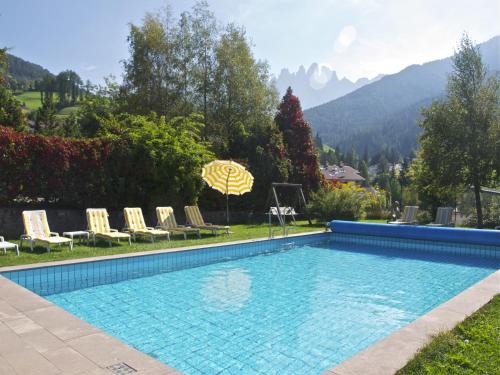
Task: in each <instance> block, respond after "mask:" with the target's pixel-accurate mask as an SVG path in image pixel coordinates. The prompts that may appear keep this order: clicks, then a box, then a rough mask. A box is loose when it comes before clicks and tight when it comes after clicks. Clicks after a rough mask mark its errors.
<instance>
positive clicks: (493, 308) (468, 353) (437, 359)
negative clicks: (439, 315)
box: [396, 295, 500, 375]
mask: <svg viewBox="0 0 500 375" xmlns="http://www.w3.org/2000/svg"><path fill="white" fill-rule="evenodd" d="M396 374H397V375H493V374H500V295H497V296H496V297H494V298H493V300H491V301H490V302H489V303H488V304H487V305H485V306H483V307H482V308H481V309H480V310H478V311H477V312H476V313H474V314H472V315H471V316H470V317H468V318H467V319H466V320H465V321H463V322H462V323H460V324H458V325H457V326H456V327H455V328H454V329H453V330H452V331H449V332H444V333H441V334H439V335H437V336H436V338H434V340H433V341H431V342H430V343H429V344H428V345H427V346H425V347H424V348H423V349H422V350H421V351H420V352H419V353H418V354H417V355H416V356H415V358H413V359H412V360H411V361H410V362H408V364H407V365H406V366H405V367H403V368H402V369H401V370H399V371H398V372H397V373H396Z"/></svg>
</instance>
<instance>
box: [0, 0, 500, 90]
mask: <svg viewBox="0 0 500 375" xmlns="http://www.w3.org/2000/svg"><path fill="white" fill-rule="evenodd" d="M167 3H168V4H170V5H171V6H172V8H173V10H174V12H176V13H179V12H181V11H184V10H187V9H190V8H191V7H192V5H193V4H194V0H170V1H168V2H167V1H165V0H0V47H3V46H5V47H9V48H11V50H10V53H12V54H14V55H16V56H19V57H21V58H23V59H25V60H28V61H31V62H35V63H37V64H40V65H42V66H43V67H45V68H47V69H49V70H50V71H51V72H53V73H58V72H60V71H62V70H66V69H72V70H75V71H76V72H77V73H78V74H80V76H81V77H82V78H84V79H90V80H91V81H92V82H95V83H99V82H102V79H103V77H105V76H107V75H109V74H113V75H115V76H116V77H117V78H118V79H120V77H121V76H122V72H123V69H122V63H121V61H123V60H124V59H127V57H128V56H129V51H128V45H127V35H128V30H129V23H134V24H139V23H140V22H141V19H142V17H143V16H144V14H145V13H146V12H148V11H156V10H158V9H160V8H161V7H163V6H164V5H165V4H167ZM208 3H209V4H210V8H211V10H212V11H213V12H214V13H215V15H216V17H217V18H218V20H219V21H220V22H221V23H222V24H224V23H228V22H234V23H236V24H238V25H240V26H244V27H245V29H246V30H247V35H248V38H249V39H250V41H251V42H252V44H253V51H254V55H255V57H256V58H257V59H260V60H266V61H267V62H268V63H269V65H270V68H271V72H272V73H273V74H274V75H277V74H279V72H280V71H281V69H283V68H288V69H289V70H290V71H296V70H297V69H298V67H299V66H300V65H303V66H305V67H306V69H307V67H308V66H309V65H310V64H312V63H313V62H317V63H318V64H320V65H324V66H328V67H329V68H331V69H334V70H335V71H336V72H337V75H338V76H339V77H347V78H349V79H351V80H355V79H358V78H361V77H368V78H373V77H374V76H376V75H377V74H391V73H396V72H398V71H400V70H402V69H403V68H405V67H406V66H408V65H411V64H421V63H424V62H427V61H431V60H435V59H439V58H444V57H447V56H449V55H451V54H452V53H453V51H454V48H455V47H456V45H457V43H458V41H459V39H460V36H461V34H462V33H463V32H464V31H467V32H468V33H469V35H470V37H471V38H472V39H473V40H474V41H476V42H478V43H480V42H484V41H486V40H488V39H490V38H491V37H493V36H495V35H499V34H500V0H413V1H409V0H208ZM499 58H500V57H499Z"/></svg>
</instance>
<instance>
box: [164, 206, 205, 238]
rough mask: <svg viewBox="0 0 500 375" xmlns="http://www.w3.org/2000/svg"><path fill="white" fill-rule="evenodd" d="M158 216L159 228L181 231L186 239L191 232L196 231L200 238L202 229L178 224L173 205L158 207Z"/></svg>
mask: <svg viewBox="0 0 500 375" xmlns="http://www.w3.org/2000/svg"><path fill="white" fill-rule="evenodd" d="M156 217H157V219H158V223H157V224H156V227H157V228H160V229H164V230H168V231H170V232H179V233H182V234H183V235H184V239H187V235H188V234H189V233H195V234H196V235H197V236H198V238H200V230H199V229H198V228H192V227H188V226H184V225H178V224H177V221H176V220H175V215H174V209H173V208H172V207H156Z"/></svg>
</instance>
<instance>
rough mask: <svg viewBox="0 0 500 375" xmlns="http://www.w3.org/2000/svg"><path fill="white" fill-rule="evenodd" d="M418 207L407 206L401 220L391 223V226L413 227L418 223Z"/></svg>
mask: <svg viewBox="0 0 500 375" xmlns="http://www.w3.org/2000/svg"><path fill="white" fill-rule="evenodd" d="M417 212H418V206H405V208H404V210H403V214H402V215H401V218H399V219H397V220H395V221H389V224H400V225H411V224H416V223H417V220H416V218H417Z"/></svg>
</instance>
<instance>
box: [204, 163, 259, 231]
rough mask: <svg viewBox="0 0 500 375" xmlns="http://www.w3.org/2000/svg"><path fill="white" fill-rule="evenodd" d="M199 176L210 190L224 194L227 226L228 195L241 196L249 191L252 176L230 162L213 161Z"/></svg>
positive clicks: (239, 165)
mask: <svg viewBox="0 0 500 375" xmlns="http://www.w3.org/2000/svg"><path fill="white" fill-rule="evenodd" d="M201 176H202V177H203V179H204V180H205V182H206V183H207V184H208V186H210V187H211V188H212V189H215V190H217V191H220V192H221V193H222V194H226V219H227V223H228V224H229V194H232V195H242V194H245V193H248V192H249V191H251V190H252V186H253V176H252V174H251V173H250V172H249V171H247V170H246V169H245V167H244V166H242V165H241V164H238V163H236V162H234V161H232V160H214V161H212V162H210V163H208V164H206V165H205V166H204V167H203V169H202V172H201Z"/></svg>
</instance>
